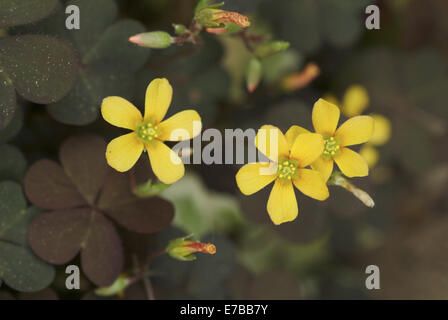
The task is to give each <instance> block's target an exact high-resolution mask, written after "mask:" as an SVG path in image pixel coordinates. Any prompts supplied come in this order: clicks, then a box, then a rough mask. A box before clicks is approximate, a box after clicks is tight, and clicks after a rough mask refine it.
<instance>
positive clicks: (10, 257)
mask: <svg viewBox="0 0 448 320" xmlns="http://www.w3.org/2000/svg"><path fill="white" fill-rule="evenodd" d="M36 214H38V210H37V209H36V208H30V209H28V210H27V209H26V201H25V198H24V196H23V193H22V189H21V187H20V185H18V184H17V183H14V182H10V181H4V182H1V183H0V278H2V279H3V280H4V281H5V283H6V284H7V285H8V286H10V287H11V288H14V289H16V290H18V291H25V292H30V291H38V290H41V289H43V288H45V287H46V286H48V285H49V284H50V282H51V281H53V278H54V269H53V268H52V267H51V266H49V265H48V264H46V263H44V262H42V261H40V260H39V259H37V257H36V256H35V255H34V254H33V253H32V252H31V251H30V250H29V249H28V247H27V244H26V231H27V227H28V224H29V221H30V220H31V219H32V218H33V217H34V216H36Z"/></svg>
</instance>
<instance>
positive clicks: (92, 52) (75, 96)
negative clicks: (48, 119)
mask: <svg viewBox="0 0 448 320" xmlns="http://www.w3.org/2000/svg"><path fill="white" fill-rule="evenodd" d="M70 3H71V4H74V5H77V6H78V7H79V8H80V11H81V12H82V27H81V28H80V30H67V29H65V28H61V27H60V26H61V25H64V23H65V18H66V15H65V12H64V7H63V6H62V5H59V6H58V9H57V10H56V12H55V13H54V14H53V15H51V16H50V17H48V18H47V19H45V20H43V21H42V22H41V23H39V24H37V25H36V26H33V27H32V30H38V31H40V32H45V33H47V34H54V35H56V36H58V37H60V38H62V39H64V40H65V41H67V42H69V43H71V44H72V46H73V47H74V48H76V49H77V51H78V54H79V56H80V60H81V67H80V74H79V79H78V81H77V83H76V85H75V87H74V88H73V90H72V91H71V92H70V94H68V95H67V96H66V97H65V98H64V99H63V100H61V101H59V102H57V103H52V104H50V105H48V106H47V109H48V112H49V113H50V114H51V115H52V116H53V117H54V118H55V119H56V120H58V121H60V122H63V123H67V124H74V125H86V124H89V123H92V122H93V121H95V120H96V119H97V117H98V114H99V107H100V105H101V101H102V99H103V98H104V97H107V96H112V95H113V96H121V97H124V98H128V99H129V100H131V98H132V96H133V94H134V89H133V82H134V73H135V72H136V71H137V70H138V69H140V68H141V67H143V65H144V64H145V62H146V60H147V58H148V56H149V51H148V49H145V48H139V47H137V46H135V45H134V44H132V43H130V42H129V41H128V39H129V37H130V36H132V35H135V34H138V33H142V32H144V31H145V29H144V27H143V25H142V24H141V23H139V22H137V21H135V20H130V19H124V20H120V21H118V22H114V21H115V20H116V19H117V17H118V8H117V5H116V4H115V2H114V1H109V0H97V1H90V0H76V1H70Z"/></svg>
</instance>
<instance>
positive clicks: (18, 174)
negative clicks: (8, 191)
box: [0, 144, 26, 183]
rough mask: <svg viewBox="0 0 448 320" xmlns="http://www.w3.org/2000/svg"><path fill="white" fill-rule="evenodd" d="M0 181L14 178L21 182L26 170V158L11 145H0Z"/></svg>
mask: <svg viewBox="0 0 448 320" xmlns="http://www.w3.org/2000/svg"><path fill="white" fill-rule="evenodd" d="M0 154H1V155H2V161H1V162H0V181H2V180H14V181H16V182H19V183H20V182H22V180H23V177H24V175H25V170H26V159H25V157H24V156H23V154H22V152H21V151H20V150H19V149H18V148H16V147H14V146H11V145H8V144H4V145H0Z"/></svg>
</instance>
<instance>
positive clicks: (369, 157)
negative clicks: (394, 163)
mask: <svg viewBox="0 0 448 320" xmlns="http://www.w3.org/2000/svg"><path fill="white" fill-rule="evenodd" d="M372 118H373V120H374V121H375V128H374V130H373V134H372V137H371V138H370V140H369V142H368V143H367V144H366V145H364V146H363V147H362V148H361V149H360V150H359V153H360V154H361V155H362V156H363V158H364V159H366V161H367V164H368V165H369V168H373V167H374V166H375V165H376V164H377V163H378V160H379V157H380V156H379V153H378V151H377V150H376V148H375V147H374V146H382V145H384V144H386V143H387V141H389V139H390V136H391V127H392V125H391V123H390V120H389V119H387V118H386V117H385V116H382V115H380V114H372Z"/></svg>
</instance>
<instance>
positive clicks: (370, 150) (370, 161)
mask: <svg viewBox="0 0 448 320" xmlns="http://www.w3.org/2000/svg"><path fill="white" fill-rule="evenodd" d="M359 154H360V155H361V156H362V157H363V158H364V159H366V162H367V165H368V166H369V168H373V167H374V166H375V165H376V164H377V163H378V160H379V158H380V155H379V153H378V151H377V150H376V148H375V147H372V146H371V145H370V144H368V143H367V144H365V145H363V146H362V147H361V149H359Z"/></svg>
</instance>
